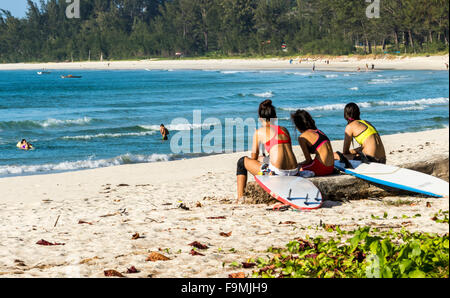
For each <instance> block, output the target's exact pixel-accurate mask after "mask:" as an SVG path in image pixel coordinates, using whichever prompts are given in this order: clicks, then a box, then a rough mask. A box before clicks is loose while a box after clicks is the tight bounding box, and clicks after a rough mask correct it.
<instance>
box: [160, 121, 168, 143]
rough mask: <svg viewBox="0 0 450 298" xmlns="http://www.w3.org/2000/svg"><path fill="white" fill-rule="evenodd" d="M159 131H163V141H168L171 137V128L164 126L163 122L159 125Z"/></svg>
mask: <svg viewBox="0 0 450 298" xmlns="http://www.w3.org/2000/svg"><path fill="white" fill-rule="evenodd" d="M159 131H160V132H161V135H162V139H163V141H167V140H168V139H169V134H170V132H169V130H168V129H167V128H166V127H165V126H164V124H161V126H160V127H159Z"/></svg>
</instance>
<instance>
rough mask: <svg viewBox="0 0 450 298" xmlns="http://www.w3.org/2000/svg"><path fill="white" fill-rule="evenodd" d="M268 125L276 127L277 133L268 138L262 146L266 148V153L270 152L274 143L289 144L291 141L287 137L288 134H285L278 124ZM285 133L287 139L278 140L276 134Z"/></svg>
mask: <svg viewBox="0 0 450 298" xmlns="http://www.w3.org/2000/svg"><path fill="white" fill-rule="evenodd" d="M270 127H272V128H276V129H277V133H276V134H275V135H274V137H273V138H272V139H270V140H269V141H268V142H267V143H266V144H265V145H264V146H265V148H266V151H267V153H270V150H271V149H272V148H273V146H276V145H281V144H290V143H291V138H290V137H289V135H288V134H286V133H285V132H284V131H283V130H282V129H281V127H280V126H277V125H271V126H270ZM280 134H282V135H285V136H287V137H288V139H287V140H279V139H278V138H277V137H278V135H280Z"/></svg>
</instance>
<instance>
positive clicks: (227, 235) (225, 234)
mask: <svg viewBox="0 0 450 298" xmlns="http://www.w3.org/2000/svg"><path fill="white" fill-rule="evenodd" d="M232 233H233V232H229V233H224V232H220V236H222V237H230V236H231V234H232Z"/></svg>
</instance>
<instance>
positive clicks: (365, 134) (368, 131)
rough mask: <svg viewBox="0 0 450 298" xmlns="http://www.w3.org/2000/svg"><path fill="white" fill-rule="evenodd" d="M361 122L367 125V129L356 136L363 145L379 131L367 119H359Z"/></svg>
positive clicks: (357, 140)
mask: <svg viewBox="0 0 450 298" xmlns="http://www.w3.org/2000/svg"><path fill="white" fill-rule="evenodd" d="M357 121H358V122H359V123H361V124H364V125H365V126H367V129H366V130H365V131H363V132H362V133H361V134H360V135H358V136H356V137H355V140H356V142H358V144H360V145H361V146H363V145H364V142H365V141H366V140H367V139H368V138H369V137H370V136H372V135H375V134H378V131H377V130H376V129H375V127H373V126H372V125H370V124H369V123H368V122H367V121H364V120H357Z"/></svg>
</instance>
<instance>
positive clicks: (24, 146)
mask: <svg viewBox="0 0 450 298" xmlns="http://www.w3.org/2000/svg"><path fill="white" fill-rule="evenodd" d="M16 146H17V148H19V149H20V150H27V151H28V150H31V149H33V145H32V144H30V143H28V142H27V140H25V139H22V141H20V142H19V143H17V145H16Z"/></svg>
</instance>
